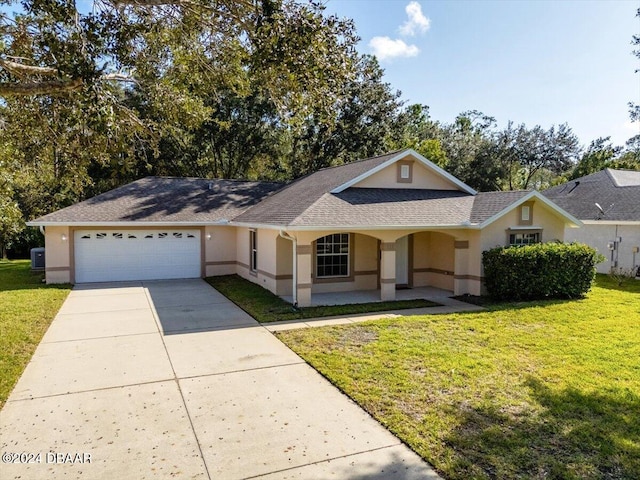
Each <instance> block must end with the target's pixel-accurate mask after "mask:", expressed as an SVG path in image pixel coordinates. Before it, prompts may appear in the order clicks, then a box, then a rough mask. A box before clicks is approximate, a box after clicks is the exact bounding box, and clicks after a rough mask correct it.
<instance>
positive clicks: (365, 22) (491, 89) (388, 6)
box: [325, 0, 640, 145]
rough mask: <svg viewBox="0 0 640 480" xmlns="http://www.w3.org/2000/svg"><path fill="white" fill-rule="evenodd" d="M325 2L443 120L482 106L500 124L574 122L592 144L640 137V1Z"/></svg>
mask: <svg viewBox="0 0 640 480" xmlns="http://www.w3.org/2000/svg"><path fill="white" fill-rule="evenodd" d="M410 3H411V4H413V5H410ZM416 4H417V5H416ZM325 5H326V12H327V13H330V14H337V15H338V16H340V17H349V18H352V19H353V20H354V21H355V24H356V28H357V30H358V34H359V35H360V37H361V38H362V40H361V42H360V44H359V48H358V49H359V51H360V52H361V53H377V54H378V59H379V60H380V63H381V65H382V67H383V68H384V69H385V71H386V77H385V78H386V81H387V82H389V83H390V84H391V85H392V87H393V88H395V89H398V90H401V91H402V93H403V95H402V98H403V99H404V100H407V101H409V102H410V103H423V104H426V105H429V107H430V111H431V116H432V118H433V119H435V120H440V121H443V122H451V121H453V119H454V118H455V117H456V115H457V114H458V113H460V112H462V111H465V110H472V109H475V110H480V111H482V112H484V113H486V114H488V115H491V116H493V117H495V118H496V120H497V121H498V125H499V126H505V125H506V123H507V121H509V120H512V121H513V122H515V123H525V124H527V125H528V126H529V127H533V126H534V125H541V126H543V127H544V128H549V127H550V126H551V125H557V124H560V123H565V122H566V123H568V124H569V126H570V127H571V128H572V129H573V130H574V132H575V133H576V134H577V135H578V137H579V138H580V141H581V143H582V144H584V145H587V144H588V143H589V142H590V141H591V140H594V139H596V138H597V137H601V136H603V137H605V136H611V138H612V140H613V141H614V142H615V143H617V144H624V142H625V141H626V140H627V139H629V138H630V137H632V136H634V135H637V134H640V123H637V122H636V123H634V124H632V123H631V122H630V120H629V115H628V108H627V103H628V102H629V101H635V102H637V103H640V73H634V71H635V70H636V69H638V68H640V62H638V60H637V58H636V57H634V56H633V55H632V53H631V52H632V50H633V47H632V45H631V37H632V35H634V34H640V19H639V18H638V17H636V16H635V12H636V10H637V9H638V8H639V7H640V0H633V1H614V0H608V1H576V0H564V1H542V0H535V1H533V0H531V1H525V0H520V1H514V0H511V1H508V0H503V1H480V0H475V1H473V0H472V1H463V0H458V1H452V0H449V1H426V0H422V1H419V2H410V1H409V0H404V1H402V0H393V1H391V0H326V1H325ZM408 6H409V8H408V11H407V7H408ZM410 17H411V18H412V19H413V20H410ZM384 37H387V38H384ZM398 41H402V42H404V45H403V44H402V43H399V42H398ZM394 55H395V56H394Z"/></svg>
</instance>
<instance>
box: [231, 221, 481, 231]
mask: <svg viewBox="0 0 640 480" xmlns="http://www.w3.org/2000/svg"><path fill="white" fill-rule="evenodd" d="M230 225H231V226H236V227H244V228H264V229H270V230H286V231H291V232H305V231H315V230H333V231H345V232H347V231H354V230H416V229H418V230H422V229H424V230H437V229H442V230H450V229H476V228H478V224H471V223H467V222H464V223H455V224H413V225H291V224H280V225H278V224H269V223H256V222H231V223H230Z"/></svg>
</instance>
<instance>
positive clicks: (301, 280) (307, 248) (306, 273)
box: [294, 244, 313, 307]
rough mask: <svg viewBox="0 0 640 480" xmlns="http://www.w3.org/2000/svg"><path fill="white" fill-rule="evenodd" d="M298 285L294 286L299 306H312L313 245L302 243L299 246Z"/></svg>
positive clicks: (297, 256) (297, 260) (297, 257)
mask: <svg viewBox="0 0 640 480" xmlns="http://www.w3.org/2000/svg"><path fill="white" fill-rule="evenodd" d="M296 253H297V255H296V262H297V276H298V278H297V285H294V288H295V289H297V293H298V306H299V307H310V306H311V285H312V282H311V272H312V270H313V262H312V257H311V255H312V246H311V245H300V244H298V246H297V252H296Z"/></svg>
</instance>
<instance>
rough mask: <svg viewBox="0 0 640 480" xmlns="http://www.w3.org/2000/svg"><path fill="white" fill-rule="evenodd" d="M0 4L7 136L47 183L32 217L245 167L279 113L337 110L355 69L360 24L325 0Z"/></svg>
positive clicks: (0, 82) (299, 117)
mask: <svg viewBox="0 0 640 480" xmlns="http://www.w3.org/2000/svg"><path fill="white" fill-rule="evenodd" d="M0 1H1V3H3V4H6V5H9V8H13V9H14V10H15V13H14V14H7V13H2V14H0V15H1V16H0V27H1V30H0V35H2V39H1V41H0V96H3V97H4V100H2V102H1V103H0V108H1V109H0V115H1V117H0V120H1V121H2V123H3V127H4V128H3V129H2V130H1V131H0V137H1V138H0V140H1V141H3V142H6V143H7V144H9V145H11V147H12V148H13V149H14V150H15V151H17V152H19V153H20V158H21V159H22V161H23V162H24V167H25V171H30V172H32V173H33V175H37V176H38V178H39V179H40V180H41V182H40V184H39V191H40V192H41V193H44V195H41V197H42V202H41V205H40V206H38V207H35V208H29V209H27V210H28V211H30V213H34V214H39V212H40V211H42V210H50V209H53V208H56V207H60V206H64V205H66V204H69V203H71V202H74V201H77V200H79V199H82V198H84V197H86V196H88V195H92V194H95V193H99V192H100V191H104V190H105V189H108V188H111V187H113V186H116V185H118V184H120V183H123V182H124V181H127V180H130V179H131V178H136V177H139V176H141V175H145V174H149V173H160V174H174V175H185V174H188V175H203V176H205V175H206V176H230V177H238V176H243V175H246V174H247V172H248V171H249V170H250V168H249V167H250V164H251V162H252V160H253V159H255V158H256V157H257V156H259V155H261V154H262V153H263V152H264V150H265V145H266V144H267V143H268V142H269V140H270V137H269V134H267V133H266V132H265V128H264V127H265V125H268V124H269V122H270V121H271V120H269V119H273V118H274V117H275V116H277V118H278V122H279V123H280V126H281V127H282V126H286V125H296V124H300V122H301V121H303V119H305V118H307V117H308V116H309V115H311V114H312V113H313V114H314V115H316V114H318V112H320V114H321V115H323V117H330V113H331V112H332V109H333V106H334V103H335V98H336V97H337V96H339V95H340V93H341V92H342V89H343V86H344V85H345V84H348V83H349V82H351V81H352V80H353V78H354V76H355V73H354V71H355V70H354V68H353V65H352V62H353V59H354V49H353V46H354V44H355V42H356V40H357V39H356V36H355V33H354V30H353V25H352V24H351V22H349V21H344V20H340V19H338V18H336V17H331V16H325V15H324V14H323V7H322V5H321V4H319V3H316V2H308V3H305V4H300V3H297V2H295V1H293V0H95V1H94V2H93V4H92V5H90V6H89V7H87V5H86V4H84V5H85V8H83V9H79V8H77V5H76V2H74V1H71V0H25V1H22V2H15V1H13V2H12V1H7V0H0ZM234 138H235V140H234ZM267 150H269V148H267ZM174 153H175V154H177V155H173V154H174ZM45 199H47V200H45ZM25 214H27V213H26V212H25ZM27 215H28V214H27Z"/></svg>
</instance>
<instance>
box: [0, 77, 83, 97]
mask: <svg viewBox="0 0 640 480" xmlns="http://www.w3.org/2000/svg"><path fill="white" fill-rule="evenodd" d="M80 87H82V79H80V78H75V79H72V80H45V81H41V82H20V83H0V96H3V97H19V96H28V95H59V94H62V93H67V92H72V91H74V90H78V89H79V88H80Z"/></svg>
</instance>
